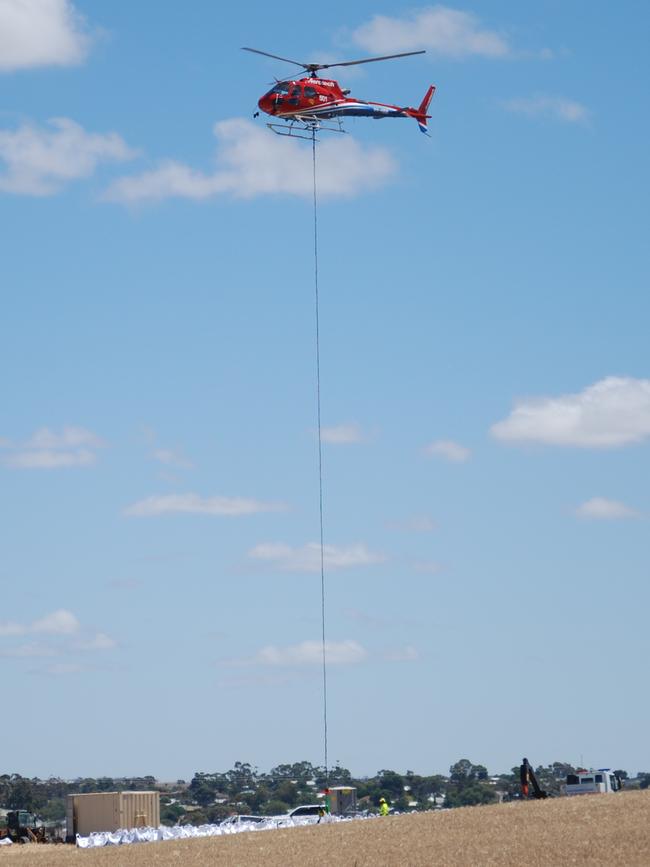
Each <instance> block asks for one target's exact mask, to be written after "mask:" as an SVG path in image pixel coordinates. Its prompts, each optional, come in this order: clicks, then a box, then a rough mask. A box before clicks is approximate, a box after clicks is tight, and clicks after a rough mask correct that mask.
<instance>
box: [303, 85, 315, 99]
mask: <svg viewBox="0 0 650 867" xmlns="http://www.w3.org/2000/svg"><path fill="white" fill-rule="evenodd" d="M305 96H306V97H307V99H313V98H314V97H315V96H318V94H317V93H316V91H315V90H314V88H313V87H305Z"/></svg>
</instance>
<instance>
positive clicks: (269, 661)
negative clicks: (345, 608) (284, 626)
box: [250, 639, 368, 667]
mask: <svg viewBox="0 0 650 867" xmlns="http://www.w3.org/2000/svg"><path fill="white" fill-rule="evenodd" d="M325 655H326V658H327V664H328V665H355V664H357V663H359V662H364V661H365V660H366V659H367V657H368V651H367V650H366V649H365V647H362V645H360V644H359V643H358V642H357V641H353V640H351V639H348V640H345V641H326V642H325ZM250 663H252V664H254V665H269V666H288V667H291V666H303V665H322V664H323V645H322V643H321V642H320V641H303V642H301V643H300V644H290V645H288V646H285V647H277V646H275V645H272V644H271V645H268V646H267V647H263V648H262V649H261V650H260V651H259V652H258V653H257V654H256V655H255V656H254V657H253V658H252V660H250Z"/></svg>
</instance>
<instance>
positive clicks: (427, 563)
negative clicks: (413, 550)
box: [413, 560, 443, 575]
mask: <svg viewBox="0 0 650 867" xmlns="http://www.w3.org/2000/svg"><path fill="white" fill-rule="evenodd" d="M413 569H414V570H415V571H416V572H420V573H422V574H423V575H437V574H438V573H439V572H442V569H443V567H442V564H440V563H438V562H437V561H436V560H416V561H415V562H414V563H413Z"/></svg>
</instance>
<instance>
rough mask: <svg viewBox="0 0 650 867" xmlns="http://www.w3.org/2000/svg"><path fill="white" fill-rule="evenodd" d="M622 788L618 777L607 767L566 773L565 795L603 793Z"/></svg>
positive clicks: (617, 790)
mask: <svg viewBox="0 0 650 867" xmlns="http://www.w3.org/2000/svg"><path fill="white" fill-rule="evenodd" d="M622 788H623V784H622V782H621V779H620V777H617V776H616V774H615V773H614V771H611V770H610V769H609V768H598V770H596V771H595V770H593V768H592V769H591V770H590V771H583V770H579V771H576V772H575V774H567V778H566V790H565V791H566V794H567V795H598V794H600V795H604V794H609V793H610V792H619V791H620V790H621V789H622Z"/></svg>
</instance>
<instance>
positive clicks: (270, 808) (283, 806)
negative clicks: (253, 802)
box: [262, 799, 289, 816]
mask: <svg viewBox="0 0 650 867" xmlns="http://www.w3.org/2000/svg"><path fill="white" fill-rule="evenodd" d="M288 812H289V805H288V804H287V803H286V802H285V801H278V800H277V799H274V800H272V801H269V802H268V803H267V804H266V805H265V807H264V809H263V810H262V815H264V816H282V815H283V814H284V813H288Z"/></svg>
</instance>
